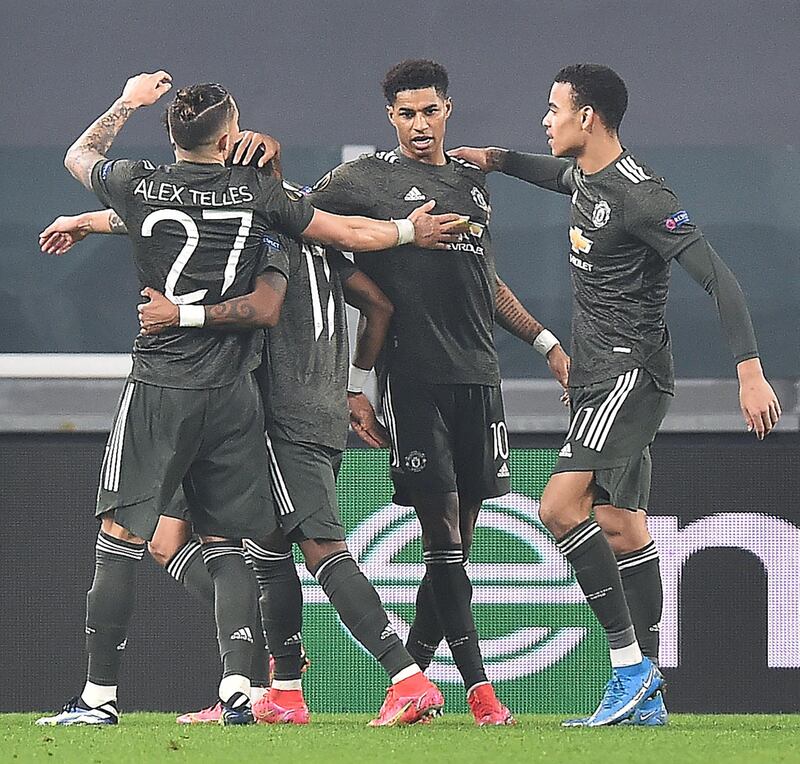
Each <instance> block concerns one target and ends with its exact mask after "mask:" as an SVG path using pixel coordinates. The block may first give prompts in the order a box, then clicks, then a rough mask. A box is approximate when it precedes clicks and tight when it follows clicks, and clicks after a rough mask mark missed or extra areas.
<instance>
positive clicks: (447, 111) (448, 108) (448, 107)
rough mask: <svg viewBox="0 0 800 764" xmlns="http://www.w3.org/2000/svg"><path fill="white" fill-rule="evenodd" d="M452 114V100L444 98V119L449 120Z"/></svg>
mask: <svg viewBox="0 0 800 764" xmlns="http://www.w3.org/2000/svg"><path fill="white" fill-rule="evenodd" d="M452 113H453V99H452V98H449V97H448V98H445V99H444V118H445V119H450V115H451V114H452Z"/></svg>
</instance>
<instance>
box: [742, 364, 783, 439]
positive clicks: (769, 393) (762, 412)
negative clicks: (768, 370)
mask: <svg viewBox="0 0 800 764" xmlns="http://www.w3.org/2000/svg"><path fill="white" fill-rule="evenodd" d="M736 370H737V374H738V376H739V405H740V407H741V409H742V415H743V416H744V421H745V422H746V423H747V431H748V432H755V434H756V437H757V438H758V439H759V440H764V438H765V437H766V436H767V435H769V433H770V432H771V431H772V429H773V427H775V425H776V424H777V423H778V420H779V419H780V417H781V404H780V401H779V400H778V396H777V395H775V391H774V390H773V389H772V385H770V383H769V382H767V380H766V378H765V377H764V372H763V371H762V369H761V362H760V361H759V359H758V358H751V359H749V360H747V361H742V362H741V363H740V364H739V365H738V366H737V369H736Z"/></svg>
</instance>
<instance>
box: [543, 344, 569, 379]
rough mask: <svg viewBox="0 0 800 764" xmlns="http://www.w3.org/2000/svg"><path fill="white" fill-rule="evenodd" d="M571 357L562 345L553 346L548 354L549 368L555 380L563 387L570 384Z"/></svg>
mask: <svg viewBox="0 0 800 764" xmlns="http://www.w3.org/2000/svg"><path fill="white" fill-rule="evenodd" d="M570 363H571V361H570V357H569V356H568V355H567V354H566V353H565V352H564V348H562V347H561V345H553V347H551V348H550V350H549V351H548V352H547V366H548V367H549V368H550V373H551V374H552V375H553V378H554V379H555V380H556V381H557V382H558V383H559V384H560V385H561V387H566V386H567V385H568V384H569V366H570Z"/></svg>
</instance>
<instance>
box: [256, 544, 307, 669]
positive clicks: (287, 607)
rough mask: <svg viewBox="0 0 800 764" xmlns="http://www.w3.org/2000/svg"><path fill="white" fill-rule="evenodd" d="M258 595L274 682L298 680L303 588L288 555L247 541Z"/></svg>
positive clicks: (300, 666) (301, 663) (290, 556)
mask: <svg viewBox="0 0 800 764" xmlns="http://www.w3.org/2000/svg"><path fill="white" fill-rule="evenodd" d="M245 545H246V547H247V553H248V554H249V555H250V559H251V560H252V561H253V570H254V571H255V574H256V580H257V581H258V588H259V591H260V592H261V596H260V598H259V606H260V608H261V617H262V620H263V623H264V631H265V632H266V635H267V643H268V644H269V646H270V647H269V649H270V652H271V653H272V656H273V657H274V658H275V676H274V677H273V679H274V680H277V681H279V682H285V681H294V680H298V679H300V673H301V670H302V665H303V659H302V645H303V641H302V629H303V588H302V586H301V584H300V579H299V578H298V577H297V568H295V565H294V560H293V559H292V553H291V552H273V551H271V550H269V549H265V548H264V547H262V546H259V545H258V544H256V543H255V542H253V541H250V540H249V539H248V540H247V541H246V542H245Z"/></svg>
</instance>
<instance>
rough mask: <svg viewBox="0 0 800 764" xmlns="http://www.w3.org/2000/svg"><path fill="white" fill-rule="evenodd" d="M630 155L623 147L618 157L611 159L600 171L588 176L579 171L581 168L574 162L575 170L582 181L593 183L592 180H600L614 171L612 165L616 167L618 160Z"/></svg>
mask: <svg viewBox="0 0 800 764" xmlns="http://www.w3.org/2000/svg"><path fill="white" fill-rule="evenodd" d="M630 153H631V152H630V151H628V149H626V148H625V147H624V146H623V147H622V153H621V154H620V155H619V156H617V157H614V159H612V160H611V161H610V162H609V163H608V164H607V165H606V166H605V167H604V168H603V169H602V170H598V171H597V172H593V173H591V174H589V175H587V174H586V173H585V172H584V171H583V170H581V168H580V166H579V165H578V163H577V161H576V162H575V167H576V168H577V170H578V172H579V173H580V174H581V178H583V179H584V180H587V181H590V182H591V181H593V180H600V179H602V178H603V177H604V176H605V175H606V174H607V173H609V172H611V170H613V169H614V165H616V164H617V162H619V161H620V159H623V158H624V157H627V156H630Z"/></svg>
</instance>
